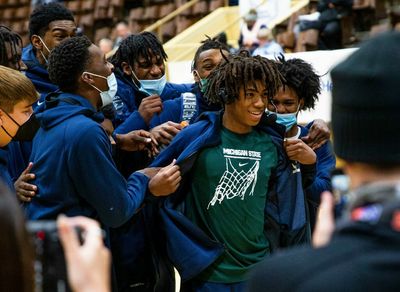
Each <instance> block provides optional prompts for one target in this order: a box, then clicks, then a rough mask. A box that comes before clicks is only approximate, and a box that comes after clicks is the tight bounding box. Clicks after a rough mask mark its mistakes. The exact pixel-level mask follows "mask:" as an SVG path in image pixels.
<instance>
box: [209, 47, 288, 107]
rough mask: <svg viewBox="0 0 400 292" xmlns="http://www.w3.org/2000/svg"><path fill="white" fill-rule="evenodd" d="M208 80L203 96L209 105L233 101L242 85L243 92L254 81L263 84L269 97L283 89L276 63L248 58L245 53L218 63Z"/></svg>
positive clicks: (257, 57) (246, 52)
mask: <svg viewBox="0 0 400 292" xmlns="http://www.w3.org/2000/svg"><path fill="white" fill-rule="evenodd" d="M208 80H209V83H208V87H207V90H206V92H205V97H206V99H207V102H208V103H210V104H217V103H219V104H229V103H232V102H234V101H235V100H236V99H238V98H239V91H240V89H241V88H242V87H243V86H244V88H245V89H246V86H247V84H249V83H250V82H255V81H257V80H261V81H263V82H265V85H266V88H267V95H268V98H272V97H273V96H275V94H276V92H277V91H278V89H279V88H280V87H281V86H282V80H281V75H280V74H279V71H278V69H277V67H276V62H275V61H272V60H268V59H266V58H263V57H261V56H255V57H251V56H250V54H249V52H248V51H241V52H240V53H239V54H238V55H232V56H230V57H229V58H227V59H226V62H221V63H220V64H219V65H218V67H216V68H215V69H214V70H213V71H212V72H211V74H210V75H209V77H208Z"/></svg>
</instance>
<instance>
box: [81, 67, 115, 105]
mask: <svg viewBox="0 0 400 292" xmlns="http://www.w3.org/2000/svg"><path fill="white" fill-rule="evenodd" d="M83 74H90V75H93V76H96V77H100V78H103V79H106V80H107V85H108V90H106V91H101V90H100V89H99V88H97V87H96V86H94V85H93V84H89V85H90V86H92V87H93V88H95V89H96V90H97V91H98V92H100V97H101V102H102V107H105V106H106V105H109V104H111V103H112V102H113V98H114V96H115V94H116V93H117V90H118V83H117V78H115V75H114V73H111V74H110V75H108V76H107V77H104V76H101V75H98V74H94V73H90V72H86V71H85V72H83V73H82V75H83Z"/></svg>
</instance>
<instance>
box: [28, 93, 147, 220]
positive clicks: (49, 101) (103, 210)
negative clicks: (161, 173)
mask: <svg viewBox="0 0 400 292" xmlns="http://www.w3.org/2000/svg"><path fill="white" fill-rule="evenodd" d="M51 97H52V95H50V96H49V97H47V98H46V101H45V103H44V104H42V105H41V106H39V108H38V109H37V113H36V116H37V119H38V120H39V122H40V125H41V128H40V129H39V131H38V132H37V134H36V136H35V138H34V140H33V148H32V154H31V157H30V160H31V161H33V163H34V166H33V168H32V172H33V173H34V174H35V175H36V178H35V179H34V180H33V181H32V183H33V184H35V185H37V187H38V193H37V195H36V196H35V197H34V198H33V199H32V201H31V202H30V203H28V204H26V214H27V217H28V218H29V219H31V220H36V219H55V218H56V217H57V215H58V214H60V213H64V214H66V215H68V216H75V215H84V216H87V217H91V218H96V219H98V220H99V221H100V222H102V223H103V224H105V225H106V226H109V227H117V226H120V225H122V224H123V223H125V222H126V221H127V220H128V219H130V218H131V217H132V216H133V214H134V212H135V211H136V210H137V208H138V207H139V206H140V205H141V203H142V201H143V199H144V196H145V193H146V189H145V188H143V185H147V183H148V177H147V176H145V175H144V174H142V173H134V174H132V175H131V176H130V177H129V179H128V181H125V179H124V178H123V177H122V175H121V174H120V173H119V172H118V170H117V169H116V167H115V164H114V162H113V159H112V156H111V145H110V141H109V139H108V137H107V134H106V132H105V131H104V129H103V128H102V127H101V125H100V124H99V122H101V121H102V120H103V116H102V114H101V113H97V112H96V111H95V109H94V108H93V106H92V105H91V104H90V103H89V101H88V100H87V99H85V98H83V97H81V96H78V95H73V94H67V93H61V94H59V96H58V98H54V97H53V98H51ZM138 186H141V188H139V187H138Z"/></svg>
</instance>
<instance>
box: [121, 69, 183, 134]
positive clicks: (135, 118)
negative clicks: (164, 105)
mask: <svg viewBox="0 0 400 292" xmlns="http://www.w3.org/2000/svg"><path fill="white" fill-rule="evenodd" d="M115 76H116V77H117V83H118V90H117V94H116V95H115V97H114V100H113V103H114V107H115V109H116V117H115V120H114V126H115V127H116V129H115V133H117V134H125V133H128V132H130V131H133V130H139V129H144V130H147V129H149V125H147V124H146V123H145V121H144V120H143V118H142V116H141V115H140V114H139V112H138V108H139V105H140V103H141V102H142V99H143V98H145V97H146V96H147V95H146V94H144V93H142V92H140V91H138V89H137V88H136V86H135V85H134V84H133V82H132V80H131V79H130V77H127V76H125V75H124V74H123V72H122V71H121V70H119V69H116V70H115ZM190 89H191V85H190V84H174V83H169V82H167V84H166V85H165V88H164V90H163V92H162V93H161V96H160V97H161V99H162V100H163V101H165V100H169V99H174V98H177V97H179V96H180V95H181V93H183V92H188V91H190Z"/></svg>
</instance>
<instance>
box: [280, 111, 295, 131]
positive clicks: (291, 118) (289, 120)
mask: <svg viewBox="0 0 400 292" xmlns="http://www.w3.org/2000/svg"><path fill="white" fill-rule="evenodd" d="M296 115H297V112H295V113H291V114H278V113H276V122H277V123H278V124H281V125H283V126H285V127H286V132H288V131H289V130H290V129H291V128H292V127H293V126H294V125H295V124H297V116H296Z"/></svg>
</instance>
